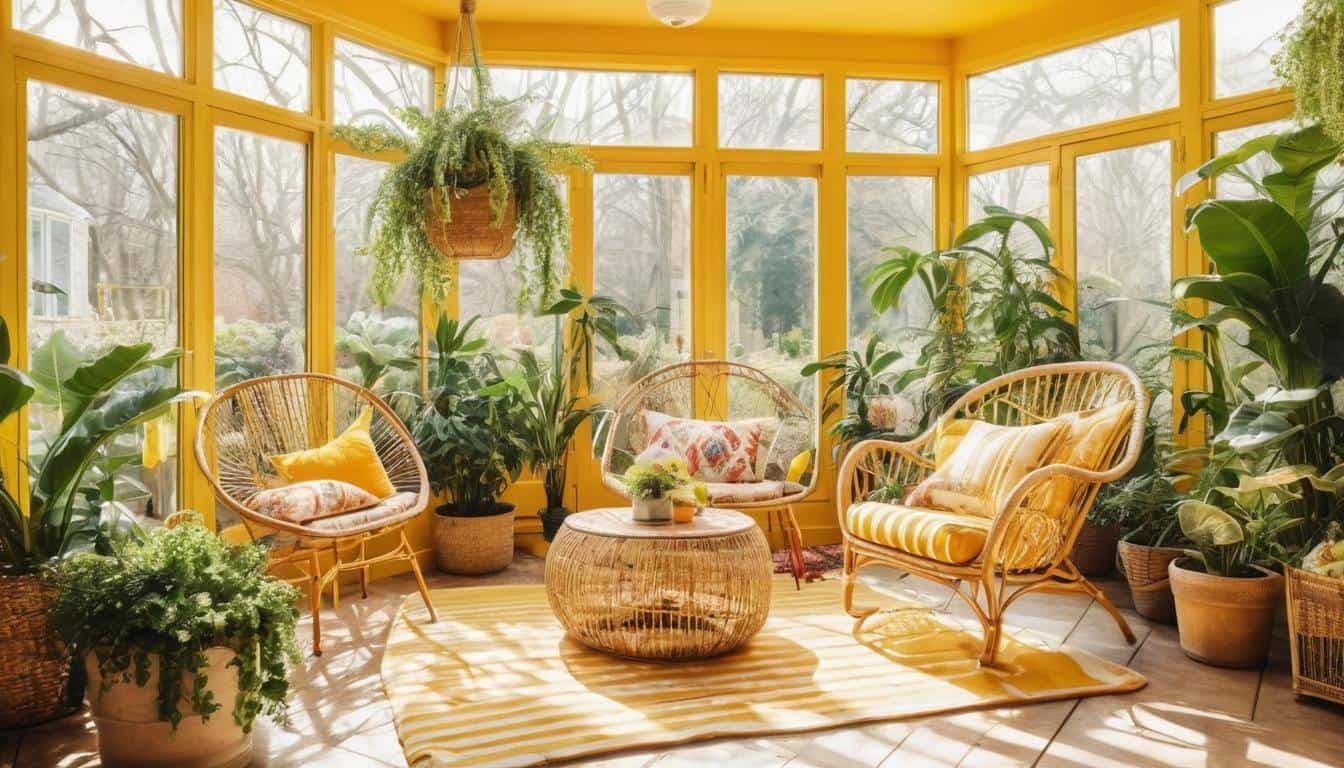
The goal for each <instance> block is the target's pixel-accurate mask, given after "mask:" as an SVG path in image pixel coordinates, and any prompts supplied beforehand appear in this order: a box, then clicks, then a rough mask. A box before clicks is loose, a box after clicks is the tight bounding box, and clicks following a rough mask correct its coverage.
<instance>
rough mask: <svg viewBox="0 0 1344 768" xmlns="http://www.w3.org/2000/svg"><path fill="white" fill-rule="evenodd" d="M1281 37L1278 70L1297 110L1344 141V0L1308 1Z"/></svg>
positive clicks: (1276, 70) (1276, 68)
mask: <svg viewBox="0 0 1344 768" xmlns="http://www.w3.org/2000/svg"><path fill="white" fill-rule="evenodd" d="M1281 39H1282V42H1283V47H1282V48H1281V49H1280V50H1279V52H1278V53H1277V54H1275V55H1274V59H1273V65H1274V71H1275V72H1276V73H1277V74H1278V76H1279V77H1280V78H1281V79H1282V80H1283V82H1284V85H1286V86H1289V87H1291V88H1292V89H1293V95H1294V98H1295V99H1296V101H1297V114H1298V115H1299V116H1301V118H1302V119H1304V120H1311V121H1315V122H1318V123H1320V124H1321V127H1322V128H1323V129H1324V130H1325V132H1326V133H1328V134H1330V135H1331V136H1333V137H1334V138H1336V139H1338V140H1340V141H1344V3H1341V2H1340V0H1306V2H1305V3H1304V4H1303V6H1302V13H1301V14H1300V15H1299V16H1298V18H1297V23H1296V24H1295V25H1294V26H1293V27H1292V28H1290V29H1289V31H1287V32H1286V33H1285V34H1283V35H1282V36H1281Z"/></svg>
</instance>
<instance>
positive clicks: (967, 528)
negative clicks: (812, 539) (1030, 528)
mask: <svg viewBox="0 0 1344 768" xmlns="http://www.w3.org/2000/svg"><path fill="white" fill-rule="evenodd" d="M991 523H992V521H991V520H989V519H988V518H984V517H976V516H974V515H963V514H958V513H956V512H944V511H942V510H937V509H925V508H923V507H910V506H906V505H904V504H885V503H883V502H880V501H862V502H859V503H858V504H855V505H853V506H851V507H850V508H849V509H848V510H846V511H845V527H846V528H848V529H849V531H850V532H851V533H853V534H854V535H855V536H858V537H859V538H861V539H863V540H864V541H871V542H873V543H874V544H881V545H882V546H886V547H891V548H893V549H899V550H901V551H902V552H908V553H909V554H912V555H918V556H919V557H927V558H929V559H931V560H938V561H939V562H944V563H951V564H953V565H962V564H965V563H969V562H971V561H973V560H975V559H976V558H977V557H979V556H980V550H982V549H984V548H985V538H986V537H987V536H988V535H989V526H990V524H991Z"/></svg>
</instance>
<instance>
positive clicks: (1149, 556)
mask: <svg viewBox="0 0 1344 768" xmlns="http://www.w3.org/2000/svg"><path fill="white" fill-rule="evenodd" d="M1117 549H1118V550H1119V553H1120V564H1121V566H1122V567H1123V568H1124V571H1125V581H1127V582H1129V594H1130V596H1131V597H1132V598H1133V599H1134V610H1135V611H1138V613H1139V615H1140V616H1142V617H1144V618H1145V619H1149V620H1151V621H1157V622H1161V623H1163V624H1175V623H1176V602H1175V600H1174V599H1173V598H1172V596H1171V579H1170V578H1168V577H1167V566H1168V565H1171V561H1172V560H1175V559H1176V558H1178V557H1180V556H1181V555H1183V554H1185V553H1184V552H1182V551H1181V550H1179V549H1173V548H1171V547H1148V546H1144V545H1142V544H1132V543H1130V542H1128V541H1121V542H1120V543H1119V544H1118V545H1117Z"/></svg>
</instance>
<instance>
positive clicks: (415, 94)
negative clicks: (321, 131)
mask: <svg viewBox="0 0 1344 768" xmlns="http://www.w3.org/2000/svg"><path fill="white" fill-rule="evenodd" d="M335 50H336V61H335V65H334V78H335V82H334V88H333V91H334V93H335V103H336V122H338V123H345V124H355V125H368V124H370V123H382V124H384V125H389V126H393V127H396V128H403V129H404V128H405V125H403V123H402V122H401V120H399V119H397V117H396V115H395V114H393V111H392V110H394V109H398V108H404V107H417V108H419V109H420V110H421V111H422V112H429V111H430V110H432V109H433V108H434V71H433V70H431V69H430V68H429V67H427V66H425V65H423V64H418V63H416V62H414V61H409V60H407V59H403V58H401V57H398V56H393V55H392V54H390V53H384V52H382V51H379V50H376V49H374V48H369V47H368V46H364V45H360V44H359V43H354V42H351V41H349V40H345V39H343V38H339V37H338V38H336V49H335Z"/></svg>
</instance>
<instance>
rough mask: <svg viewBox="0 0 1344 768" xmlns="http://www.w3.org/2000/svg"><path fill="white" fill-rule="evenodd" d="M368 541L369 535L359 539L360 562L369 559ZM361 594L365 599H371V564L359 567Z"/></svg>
mask: <svg viewBox="0 0 1344 768" xmlns="http://www.w3.org/2000/svg"><path fill="white" fill-rule="evenodd" d="M368 541H369V537H368V536H363V537H361V538H360V540H359V560H360V562H364V561H365V560H367V559H368V550H367V547H366V546H365V545H366V544H368ZM359 594H360V597H361V598H362V599H364V600H368V599H369V566H367V565H366V566H364V567H363V568H360V569H359Z"/></svg>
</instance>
